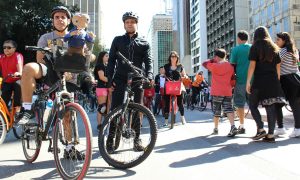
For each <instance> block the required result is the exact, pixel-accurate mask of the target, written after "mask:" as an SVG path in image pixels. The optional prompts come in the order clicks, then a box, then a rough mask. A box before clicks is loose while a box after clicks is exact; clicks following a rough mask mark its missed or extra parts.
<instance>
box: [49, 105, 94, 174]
mask: <svg viewBox="0 0 300 180" xmlns="http://www.w3.org/2000/svg"><path fill="white" fill-rule="evenodd" d="M68 112H70V118H71V119H73V118H74V120H75V118H76V120H75V121H72V120H71V121H70V123H69V124H65V125H63V124H64V123H68V122H66V121H63V120H61V121H58V120H57V121H56V123H55V128H54V136H53V155H54V161H55V165H56V169H57V171H58V173H59V174H60V176H61V177H62V178H63V179H83V178H84V177H85V175H86V173H87V171H88V169H89V166H90V162H91V158H92V137H93V136H92V130H91V124H90V121H89V119H88V116H87V113H86V112H85V111H84V109H83V108H82V106H80V105H79V104H77V103H68V104H67V105H66V106H65V110H64V112H63V113H64V115H65V114H66V113H68ZM73 112H74V113H75V112H76V115H74V114H73ZM72 114H73V115H72ZM79 116H80V117H79ZM79 118H81V121H78V122H77V119H79ZM76 122H77V123H81V124H80V125H78V124H77V123H76ZM68 126H69V127H70V128H72V129H70V130H71V131H72V132H71V133H70V131H68V132H66V131H64V129H62V128H63V127H64V128H65V129H67V127H68ZM78 127H83V128H84V133H85V134H84V136H82V137H80V138H78V137H75V136H76V133H77V134H78V135H81V133H82V131H78ZM61 132H64V133H65V134H64V135H65V136H68V135H70V136H71V137H70V138H71V141H67V140H64V139H63V138H62V137H63V135H62V134H61ZM67 133H68V134H67ZM83 137H85V140H83V139H84V138H83ZM67 138H68V137H67ZM58 143H62V147H59V144H58ZM67 144H69V145H70V144H72V145H73V146H72V148H70V150H69V152H67V150H66V149H65V148H66V145H67ZM84 144H85V145H86V149H85V150H84V155H83V153H81V147H83V146H84ZM75 146H76V147H75ZM62 149H63V150H62ZM80 153H81V154H80ZM59 155H63V156H62V157H59ZM80 158H83V159H80ZM74 161H75V163H76V165H74V164H73V166H72V167H71V168H70V167H68V168H66V169H65V167H63V166H64V165H65V164H69V163H68V162H70V163H73V162H74ZM79 161H81V162H79ZM79 163H83V164H82V165H80V164H79ZM79 166H80V167H79ZM73 167H74V168H73ZM77 167H79V168H77ZM72 168H73V169H72ZM67 171H70V173H72V174H68V172H67ZM73 171H75V173H73Z"/></svg>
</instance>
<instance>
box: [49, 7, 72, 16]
mask: <svg viewBox="0 0 300 180" xmlns="http://www.w3.org/2000/svg"><path fill="white" fill-rule="evenodd" d="M58 11H62V12H65V13H66V15H67V17H68V19H71V13H70V11H69V10H68V8H66V7H65V6H55V7H54V8H53V9H52V11H51V18H52V19H53V18H54V17H53V16H54V14H55V13H56V12H58Z"/></svg>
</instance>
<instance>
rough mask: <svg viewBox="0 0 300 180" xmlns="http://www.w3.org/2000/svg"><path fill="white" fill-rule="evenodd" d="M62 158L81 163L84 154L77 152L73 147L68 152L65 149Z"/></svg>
mask: <svg viewBox="0 0 300 180" xmlns="http://www.w3.org/2000/svg"><path fill="white" fill-rule="evenodd" d="M64 158H65V159H72V160H79V161H83V160H84V159H85V154H83V153H82V152H79V151H78V150H77V149H75V147H74V146H72V147H71V149H70V150H69V151H67V150H66V149H65V150H64Z"/></svg>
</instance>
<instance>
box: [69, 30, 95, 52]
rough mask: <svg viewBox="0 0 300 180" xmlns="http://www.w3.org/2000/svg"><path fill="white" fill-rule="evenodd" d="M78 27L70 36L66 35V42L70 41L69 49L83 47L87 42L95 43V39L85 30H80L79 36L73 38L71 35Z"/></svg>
mask: <svg viewBox="0 0 300 180" xmlns="http://www.w3.org/2000/svg"><path fill="white" fill-rule="evenodd" d="M76 30H77V29H76V27H75V28H73V29H72V30H71V31H70V32H69V33H68V34H66V35H65V37H64V41H65V42H66V41H68V45H69V47H75V48H79V47H83V46H84V44H85V42H93V38H92V37H91V36H89V35H88V33H87V32H86V31H85V30H83V29H82V30H80V32H81V33H80V34H79V35H74V36H71V33H72V32H74V31H76Z"/></svg>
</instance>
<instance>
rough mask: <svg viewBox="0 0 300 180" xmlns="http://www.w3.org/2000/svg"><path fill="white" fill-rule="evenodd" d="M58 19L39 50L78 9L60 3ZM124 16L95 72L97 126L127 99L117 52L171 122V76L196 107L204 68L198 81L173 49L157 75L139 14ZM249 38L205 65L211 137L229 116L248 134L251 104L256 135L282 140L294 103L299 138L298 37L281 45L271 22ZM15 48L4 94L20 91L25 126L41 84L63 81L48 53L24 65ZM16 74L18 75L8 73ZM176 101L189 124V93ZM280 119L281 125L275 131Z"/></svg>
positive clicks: (138, 95) (4, 61)
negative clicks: (138, 72) (286, 108)
mask: <svg viewBox="0 0 300 180" xmlns="http://www.w3.org/2000/svg"><path fill="white" fill-rule="evenodd" d="M51 17H52V20H53V21H52V22H53V31H52V32H49V33H46V34H44V35H42V36H41V37H40V39H39V41H38V44H37V45H38V46H39V47H51V46H52V45H53V41H54V40H55V39H57V38H60V37H64V36H65V35H66V34H67V33H68V26H69V24H70V22H71V20H70V19H71V13H70V12H69V10H68V9H67V8H65V7H63V6H58V7H55V8H54V9H53V10H52V13H51ZM122 21H123V23H124V29H125V31H126V32H125V34H124V35H122V36H116V37H115V38H114V39H113V41H112V45H111V48H110V51H109V52H105V51H103V52H100V54H99V55H98V59H97V61H96V66H95V68H94V70H93V73H92V74H93V76H94V78H95V80H96V82H97V86H96V95H97V102H98V109H97V122H98V126H97V128H98V129H100V128H101V122H102V120H101V119H102V118H103V115H104V114H107V112H108V111H109V110H110V109H114V108H116V107H117V106H119V105H120V104H122V100H123V97H124V92H125V89H124V88H125V87H126V86H125V85H126V83H127V76H128V73H129V72H130V71H131V70H130V69H129V68H128V66H127V65H126V64H124V63H122V62H121V60H120V59H119V58H118V56H117V52H121V53H122V54H123V55H124V56H125V57H127V58H128V60H129V61H131V62H132V64H133V65H135V66H137V67H139V68H143V69H144V70H145V76H147V77H148V79H149V80H150V82H151V84H152V85H153V86H154V87H155V104H154V108H153V113H154V114H157V113H158V112H157V108H158V105H159V102H160V101H162V100H164V105H165V106H164V109H163V112H164V113H163V116H164V119H165V122H164V126H165V127H167V126H168V124H169V109H170V107H169V105H170V95H168V94H165V83H166V82H168V81H182V82H184V83H185V84H184V85H183V87H182V90H183V91H190V89H191V91H192V104H195V103H196V96H197V94H199V92H200V90H201V88H202V87H203V86H204V85H205V86H207V82H206V80H205V78H204V75H203V71H199V72H198V73H196V75H195V77H194V78H193V79H194V80H193V81H191V80H190V79H189V78H188V76H187V74H186V72H185V69H184V67H183V65H182V64H181V63H180V62H179V61H180V57H179V55H178V53H177V52H176V51H171V52H170V55H169V57H168V60H167V64H165V65H164V66H162V67H160V68H159V74H158V75H156V76H155V77H154V76H153V59H152V57H151V53H150V45H149V43H148V42H147V41H146V40H145V39H144V38H143V37H141V36H140V35H139V34H138V32H137V24H138V21H139V17H138V16H137V15H136V14H135V13H132V12H126V13H125V14H124V15H123V17H122ZM248 41H249V35H248V33H247V32H246V31H240V32H238V33H237V44H238V45H237V46H236V47H234V48H233V49H232V51H231V54H230V60H229V61H228V60H227V52H226V51H225V50H224V49H216V50H215V56H214V58H213V59H210V60H208V61H205V62H204V63H203V67H204V68H207V69H208V71H210V72H211V83H210V84H211V92H210V94H211V96H212V107H213V121H214V128H213V133H212V134H213V135H216V134H218V123H219V118H220V116H221V114H222V113H226V114H227V117H228V119H229V121H230V125H231V127H230V131H229V133H228V137H234V136H235V135H236V134H244V133H246V129H245V127H244V116H245V115H244V111H245V109H244V107H245V104H246V102H248V104H249V108H250V110H251V114H252V116H253V119H254V120H255V122H256V125H257V134H256V135H255V136H254V137H253V138H252V139H253V140H259V139H262V138H263V140H264V141H266V142H275V138H274V135H282V134H285V130H284V126H283V115H282V110H281V108H282V106H283V105H284V104H285V103H287V102H286V100H287V101H288V103H289V104H290V106H291V108H292V112H293V116H294V120H295V129H294V131H293V132H292V134H291V135H290V137H298V136H300V86H299V82H297V81H296V80H295V79H294V77H295V76H296V78H297V77H298V78H299V69H298V62H299V52H298V50H297V49H296V47H295V44H294V42H293V39H292V37H291V36H290V35H289V34H288V33H286V32H281V33H278V34H277V39H276V43H274V42H273V41H272V39H271V37H270V35H269V33H268V30H267V29H266V28H265V27H258V28H257V29H256V30H255V32H254V38H253V44H252V45H251V44H249V43H248ZM16 48H17V44H16V42H14V41H12V40H7V41H5V42H4V43H3V50H4V54H3V55H1V56H0V70H1V71H2V76H3V78H4V79H5V80H4V82H3V83H2V98H3V99H4V101H5V103H7V104H8V103H9V100H10V97H11V95H12V92H14V100H15V103H14V106H15V108H16V112H17V113H16V119H17V123H19V124H25V123H27V122H28V121H29V120H30V118H31V117H32V116H34V113H33V112H32V109H31V105H32V95H33V92H34V90H35V87H36V83H41V82H43V83H46V84H47V85H49V86H51V85H52V84H53V83H54V82H56V80H57V77H56V76H55V75H54V74H55V73H54V70H53V67H52V64H50V63H48V62H47V61H45V60H44V54H43V53H42V52H40V51H38V52H37V55H36V62H32V63H27V64H25V65H24V66H23V56H22V54H20V53H18V52H16ZM9 74H12V76H11V77H8V75H9ZM234 75H235V76H236V84H235V85H234V87H233V86H232V83H231V81H232V77H233V76H234ZM20 76H21V77H20ZM71 76H72V77H71V78H70V79H72V78H73V79H74V78H76V75H72V74H71ZM110 77H113V79H111V78H110ZM20 79H21V81H20ZM70 81H71V80H70ZM134 82H135V81H133V83H134ZM233 88H234V91H233ZM133 92H134V102H136V103H139V104H142V103H143V88H142V84H134V85H133ZM21 102H22V103H21ZM177 105H178V108H179V112H180V120H181V123H182V124H185V123H186V118H185V116H184V106H183V93H181V94H180V95H177ZM259 105H262V106H263V107H264V108H265V109H266V112H267V120H268V133H267V132H266V130H265V129H264V123H263V121H262V118H261V115H260V113H259V111H258V106H259ZM21 107H22V108H21ZM234 107H235V108H236V111H237V114H238V116H239V127H238V128H237V127H236V126H235V122H234ZM276 122H277V124H278V128H277V129H276V131H275V132H274V130H275V124H276ZM136 123H140V121H139V120H138V121H137V122H136ZM135 127H136V129H135V130H136V132H139V131H140V127H141V125H140V124H139V125H137V126H135ZM110 128H111V131H110V135H109V136H108V140H107V149H108V151H109V152H112V151H114V149H113V146H112V142H113V139H114V136H115V134H114V133H115V132H114V131H113V129H114V124H111V126H110ZM134 149H135V150H137V151H142V150H143V146H142V144H141V142H140V139H139V133H137V134H136V137H135V139H134Z"/></svg>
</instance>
